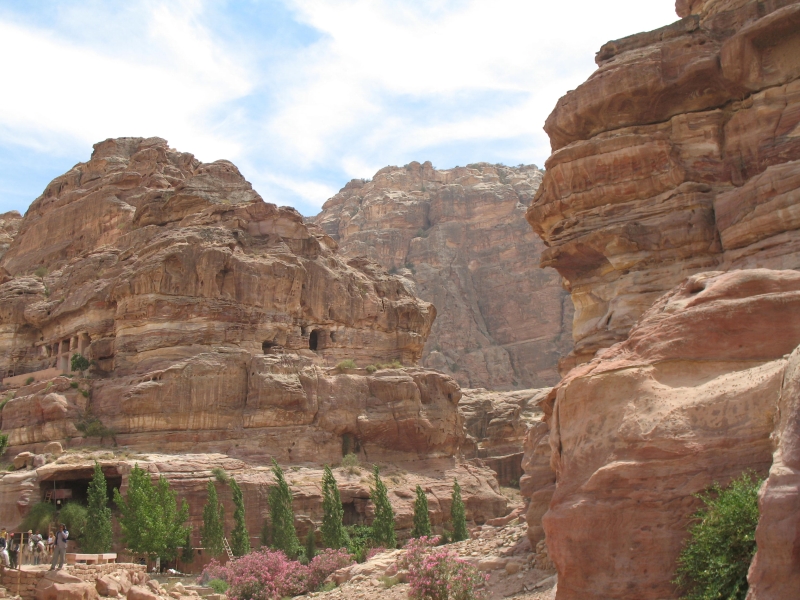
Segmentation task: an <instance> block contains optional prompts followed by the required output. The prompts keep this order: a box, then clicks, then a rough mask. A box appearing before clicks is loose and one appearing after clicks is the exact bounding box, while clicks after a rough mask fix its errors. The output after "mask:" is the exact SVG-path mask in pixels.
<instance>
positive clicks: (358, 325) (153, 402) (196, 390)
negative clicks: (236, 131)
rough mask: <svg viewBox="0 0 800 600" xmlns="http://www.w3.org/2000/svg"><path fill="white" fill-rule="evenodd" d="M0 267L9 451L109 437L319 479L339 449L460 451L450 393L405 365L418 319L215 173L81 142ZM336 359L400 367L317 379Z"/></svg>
mask: <svg viewBox="0 0 800 600" xmlns="http://www.w3.org/2000/svg"><path fill="white" fill-rule="evenodd" d="M0 266H2V268H3V269H5V272H7V274H8V275H7V277H6V281H5V283H2V284H1V285H0V367H1V368H2V369H3V370H4V371H5V372H6V374H7V377H6V379H5V380H4V383H5V384H6V385H7V386H10V388H11V392H10V393H8V394H7V395H6V398H5V399H6V400H8V402H7V403H6V404H5V406H4V408H3V411H2V427H3V430H4V431H5V432H7V433H9V435H10V439H9V442H10V444H11V447H12V448H11V451H12V453H16V452H19V451H22V450H31V451H34V452H40V451H41V448H42V447H43V446H44V445H45V444H46V443H47V442H50V441H54V440H57V441H61V442H65V443H66V442H67V440H70V438H71V440H70V443H69V445H70V446H71V447H75V446H76V445H80V444H81V443H85V442H87V440H89V439H90V438H92V439H95V438H98V437H100V438H102V437H105V438H109V437H110V436H112V435H113V436H115V437H116V440H117V441H118V442H119V443H122V444H126V445H129V446H131V447H134V448H137V449H139V450H146V449H147V450H158V451H162V452H163V451H170V452H186V451H192V452H225V453H229V454H231V455H234V456H241V457H250V458H253V459H255V458H259V457H260V458H261V459H265V460H266V459H268V458H269V457H275V458H277V459H278V460H280V461H282V462H292V463H296V462H303V461H312V462H336V460H337V459H338V458H339V457H341V451H342V447H343V443H344V440H345V439H348V440H349V442H352V444H353V445H354V446H355V445H357V446H358V447H359V448H360V450H361V452H362V453H363V454H364V455H365V456H369V458H370V459H371V460H375V459H381V458H385V457H387V456H391V457H392V458H393V459H401V457H402V456H405V457H406V458H409V459H416V458H431V457H435V456H452V455H453V453H454V452H455V451H456V450H457V449H458V447H459V446H460V444H461V442H462V441H463V440H464V431H463V427H462V425H461V422H460V416H459V414H458V410H457V404H458V400H459V398H460V390H459V387H458V385H457V383H456V382H455V381H454V380H453V379H452V378H450V377H448V376H446V375H441V374H439V373H435V372H433V371H430V370H426V369H421V368H416V367H413V365H414V364H415V363H416V362H417V360H418V359H419V358H420V357H421V355H422V350H423V346H424V344H425V340H426V337H427V335H428V333H429V331H430V328H431V324H432V322H433V320H434V317H435V309H434V308H433V306H432V305H430V304H428V303H426V302H424V301H421V300H419V299H418V298H416V297H415V296H414V295H413V294H412V293H411V292H409V291H408V289H407V285H406V283H405V282H404V281H403V280H402V279H401V278H399V277H395V276H391V275H388V274H387V273H386V272H385V271H384V270H383V269H382V268H381V267H380V266H379V265H377V264H375V263H373V262H370V261H369V260H368V259H365V258H351V259H349V260H348V259H346V258H344V257H342V256H341V255H340V254H338V253H337V252H336V243H335V242H334V241H333V240H332V239H331V238H330V237H328V236H327V235H325V234H324V233H323V232H322V231H321V230H320V229H319V228H317V227H315V226H313V225H306V224H304V222H303V219H302V217H301V216H300V215H299V213H297V212H296V211H295V210H294V209H291V208H285V207H284V208H278V207H276V206H274V205H271V204H267V203H265V202H263V200H262V199H261V198H260V197H259V195H258V194H257V193H256V192H255V191H254V190H253V189H252V187H251V186H250V184H249V183H248V182H247V181H245V179H244V178H243V177H242V176H241V174H240V173H239V171H238V170H237V168H236V167H235V166H234V165H233V164H231V163H230V162H227V161H217V162H215V163H211V164H202V163H200V162H199V161H197V160H196V159H195V158H194V157H193V156H192V155H191V154H187V153H181V152H178V151H176V150H173V149H171V148H169V147H168V145H167V143H166V142H165V141H164V140H162V139H159V138H151V139H142V138H122V139H117V140H107V141H105V142H102V143H99V144H97V145H96V146H95V150H94V153H93V155H92V158H91V160H90V161H89V162H87V163H80V164H78V165H76V166H75V167H74V168H73V169H72V170H70V171H69V172H68V173H66V174H65V175H62V176H61V177H58V178H56V179H55V180H54V181H53V182H52V183H50V185H48V186H47V188H46V190H45V192H44V193H43V194H42V196H41V197H39V198H37V199H36V200H35V201H34V202H33V204H32V205H31V207H30V209H29V210H28V212H27V213H26V215H25V217H24V218H23V219H22V222H21V224H20V227H19V233H18V234H17V235H16V236H15V237H14V238H13V241H12V242H11V244H10V246H9V248H8V250H7V252H6V253H5V256H3V258H2V260H1V261H0ZM76 354H80V355H83V356H84V357H85V358H86V359H87V360H88V361H90V364H89V366H88V367H85V368H88V372H89V373H90V374H91V378H74V379H69V378H68V377H66V376H60V375H61V374H64V375H68V376H74V375H78V372H77V371H73V370H72V364H71V363H72V359H73V358H74V356H75V355H76ZM347 359H349V360H351V361H353V362H355V363H356V364H358V365H359V366H360V367H366V366H368V365H370V364H372V363H378V364H381V365H387V364H390V365H391V366H395V367H396V366H401V364H402V365H406V366H408V367H409V368H407V369H403V368H399V369H398V368H391V369H390V368H380V369H377V368H373V369H369V370H364V369H363V368H362V369H348V368H347V367H349V366H352V365H351V364H350V363H346V362H345V363H343V364H342V366H341V367H340V368H337V367H336V365H338V364H339V363H340V362H342V361H346V360H347ZM156 433H157V435H154V434H156ZM349 442H348V443H349Z"/></svg>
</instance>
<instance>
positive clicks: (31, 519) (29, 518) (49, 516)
mask: <svg viewBox="0 0 800 600" xmlns="http://www.w3.org/2000/svg"><path fill="white" fill-rule="evenodd" d="M55 518H56V507H55V506H53V505H52V504H51V503H49V502H39V503H38V504H34V505H33V506H32V507H31V510H30V511H29V512H28V514H27V515H25V518H24V519H23V520H22V525H21V526H20V529H22V530H23V531H28V529H32V530H33V531H35V532H42V533H47V529H48V528H49V527H50V525H52V524H53V521H55Z"/></svg>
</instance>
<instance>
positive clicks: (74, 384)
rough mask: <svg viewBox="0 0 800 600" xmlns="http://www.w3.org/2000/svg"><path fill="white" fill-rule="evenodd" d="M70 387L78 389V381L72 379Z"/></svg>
mask: <svg viewBox="0 0 800 600" xmlns="http://www.w3.org/2000/svg"><path fill="white" fill-rule="evenodd" d="M69 387H71V388H72V389H77V387H78V382H77V381H70V383H69Z"/></svg>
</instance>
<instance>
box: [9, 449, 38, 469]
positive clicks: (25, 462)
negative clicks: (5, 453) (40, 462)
mask: <svg viewBox="0 0 800 600" xmlns="http://www.w3.org/2000/svg"><path fill="white" fill-rule="evenodd" d="M33 457H34V454H33V453H32V452H20V453H19V454H17V455H16V456H15V457H14V461H13V462H14V468H15V469H24V468H25V467H28V466H31V465H33Z"/></svg>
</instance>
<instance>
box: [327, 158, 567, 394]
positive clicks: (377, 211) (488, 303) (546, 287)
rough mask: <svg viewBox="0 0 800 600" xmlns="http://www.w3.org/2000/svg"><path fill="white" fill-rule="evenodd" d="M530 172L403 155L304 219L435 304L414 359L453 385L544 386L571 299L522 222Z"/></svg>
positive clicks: (563, 349)
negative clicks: (543, 265)
mask: <svg viewBox="0 0 800 600" xmlns="http://www.w3.org/2000/svg"><path fill="white" fill-rule="evenodd" d="M541 178H542V172H541V171H540V170H539V169H537V168H536V167H535V166H520V167H505V166H502V165H489V164H486V163H480V164H475V165H469V166H467V167H457V168H454V169H449V170H437V169H434V168H433V167H432V166H431V163H429V162H426V163H424V164H419V163H417V162H412V163H410V164H408V165H406V166H405V167H403V168H398V167H386V168H384V169H381V170H380V171H378V172H377V173H376V174H375V177H373V179H372V180H371V181H368V182H365V181H361V180H353V181H351V182H350V183H348V184H347V185H346V186H345V187H344V188H343V189H342V190H341V191H340V192H339V193H338V194H337V195H336V196H334V197H333V198H331V199H330V200H328V201H327V202H326V203H325V205H324V207H323V209H322V212H321V213H320V214H319V215H317V216H316V217H315V218H314V219H313V221H314V222H315V223H317V224H318V225H319V226H320V227H322V229H323V230H324V231H325V232H326V233H327V234H328V235H330V236H331V237H332V238H334V239H335V240H336V241H337V242H338V243H339V245H340V252H341V253H342V254H344V255H346V256H362V255H363V256H366V257H368V258H370V259H372V260H375V261H376V262H379V263H381V264H382V265H383V266H384V267H385V268H386V269H390V270H392V271H393V272H398V273H400V274H401V275H402V276H403V277H404V278H405V279H406V280H407V281H409V287H412V288H413V289H414V290H415V291H416V293H417V294H418V295H419V296H420V297H421V298H423V299H424V300H427V301H428V302H432V303H433V304H434V305H435V306H436V309H437V318H436V321H435V323H434V325H433V329H432V330H431V335H430V337H429V338H428V342H427V344H426V345H425V350H424V353H423V359H422V361H423V364H424V365H425V366H427V367H429V368H433V369H437V370H440V371H443V372H445V373H450V374H451V375H452V376H453V377H454V378H455V379H456V380H457V381H458V382H459V383H460V384H461V385H462V386H464V387H471V388H477V387H484V388H489V389H495V390H497V389H510V388H526V387H544V386H548V385H553V384H554V383H556V382H557V381H558V373H557V369H556V365H557V363H558V360H559V358H560V357H561V356H563V355H564V354H566V353H567V352H569V350H570V349H571V346H572V341H571V337H570V331H571V322H572V306H571V304H570V302H569V299H568V297H567V295H566V293H565V292H564V291H563V290H562V289H561V281H560V278H559V277H558V276H557V275H556V274H555V273H553V272H552V271H544V270H541V269H539V268H538V266H537V263H538V259H539V255H540V254H541V253H542V251H543V250H544V246H543V244H542V242H541V241H540V240H539V239H538V237H537V236H536V235H535V234H533V233H532V232H531V231H530V229H529V228H528V227H527V226H526V224H525V222H524V220H523V218H522V217H523V215H524V213H525V209H526V207H527V206H528V205H529V204H530V202H531V198H532V197H533V194H534V193H535V191H536V189H537V188H538V186H539V183H540V181H541Z"/></svg>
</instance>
